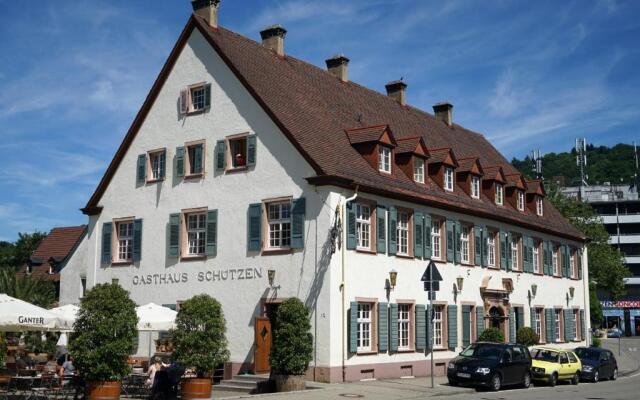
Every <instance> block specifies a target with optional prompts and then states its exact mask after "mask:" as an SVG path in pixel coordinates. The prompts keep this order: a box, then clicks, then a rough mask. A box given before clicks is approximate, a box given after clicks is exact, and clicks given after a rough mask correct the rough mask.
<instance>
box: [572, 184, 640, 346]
mask: <svg viewBox="0 0 640 400" xmlns="http://www.w3.org/2000/svg"><path fill="white" fill-rule="evenodd" d="M581 190H582V193H580V191H581ZM562 191H563V193H565V194H566V195H567V196H570V197H574V198H578V196H580V197H581V198H582V199H583V200H584V201H586V202H588V203H590V204H591V205H592V206H593V208H594V209H595V210H596V212H597V213H598V214H599V215H600V216H602V219H603V222H604V226H605V228H606V229H607V231H608V232H609V234H610V235H611V245H612V246H615V247H616V248H617V249H618V250H620V251H621V252H622V253H624V256H625V262H626V264H627V266H628V267H629V270H630V271H631V274H632V275H631V277H629V278H627V279H625V284H626V288H627V293H626V295H625V296H623V298H621V299H619V300H617V301H612V300H611V299H610V298H609V297H608V296H607V294H606V293H598V297H599V298H600V300H601V302H602V305H603V307H604V310H603V311H604V316H605V323H606V326H607V327H613V326H618V327H620V328H621V329H622V330H623V331H624V333H625V335H634V336H638V335H640V199H638V189H637V187H635V186H633V187H630V186H629V185H627V184H624V185H612V184H609V183H605V184H603V185H597V186H586V187H582V188H580V187H567V188H564V189H563V190H562Z"/></svg>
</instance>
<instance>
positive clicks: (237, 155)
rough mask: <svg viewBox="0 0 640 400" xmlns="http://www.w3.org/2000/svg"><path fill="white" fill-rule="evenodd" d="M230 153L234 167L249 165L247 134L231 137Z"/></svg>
mask: <svg viewBox="0 0 640 400" xmlns="http://www.w3.org/2000/svg"><path fill="white" fill-rule="evenodd" d="M229 155H230V158H231V167H232V168H242V167H246V166H247V135H244V136H240V137H234V138H231V139H229Z"/></svg>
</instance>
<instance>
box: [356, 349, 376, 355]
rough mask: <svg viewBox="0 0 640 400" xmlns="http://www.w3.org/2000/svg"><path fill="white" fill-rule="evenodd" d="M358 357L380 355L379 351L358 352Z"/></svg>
mask: <svg viewBox="0 0 640 400" xmlns="http://www.w3.org/2000/svg"><path fill="white" fill-rule="evenodd" d="M356 355H359V356H375V355H378V352H377V351H373V350H367V351H358V352H357V353H356Z"/></svg>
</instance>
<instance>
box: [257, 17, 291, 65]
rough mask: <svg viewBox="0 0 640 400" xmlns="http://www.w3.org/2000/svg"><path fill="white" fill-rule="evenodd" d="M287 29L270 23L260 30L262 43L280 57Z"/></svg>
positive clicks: (282, 52)
mask: <svg viewBox="0 0 640 400" xmlns="http://www.w3.org/2000/svg"><path fill="white" fill-rule="evenodd" d="M286 34H287V30H286V29H284V28H283V27H282V25H279V24H278V25H271V26H268V27H266V28H264V29H263V30H262V31H260V37H261V38H262V45H263V46H264V47H266V48H268V49H271V50H273V51H275V52H276V54H278V55H279V56H280V57H283V56H284V37H285V35H286Z"/></svg>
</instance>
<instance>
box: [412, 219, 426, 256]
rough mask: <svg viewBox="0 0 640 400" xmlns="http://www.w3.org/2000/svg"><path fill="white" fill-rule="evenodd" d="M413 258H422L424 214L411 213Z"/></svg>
mask: <svg viewBox="0 0 640 400" xmlns="http://www.w3.org/2000/svg"><path fill="white" fill-rule="evenodd" d="M413 256H414V257H416V258H422V257H424V214H422V213H421V212H418V211H416V212H414V213H413Z"/></svg>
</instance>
